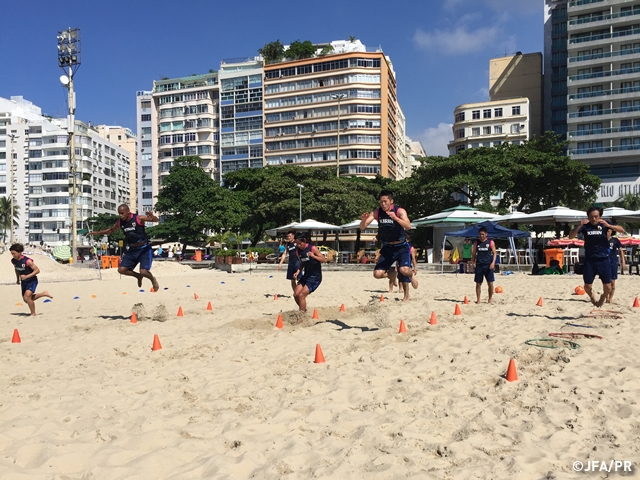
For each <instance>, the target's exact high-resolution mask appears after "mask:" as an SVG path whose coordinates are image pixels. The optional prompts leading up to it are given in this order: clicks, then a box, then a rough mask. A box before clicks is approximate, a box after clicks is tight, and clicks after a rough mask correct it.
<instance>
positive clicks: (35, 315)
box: [30, 313, 38, 317]
mask: <svg viewBox="0 0 640 480" xmlns="http://www.w3.org/2000/svg"><path fill="white" fill-rule="evenodd" d="M37 316H38V314H36V313H32V314H31V315H30V317H37Z"/></svg>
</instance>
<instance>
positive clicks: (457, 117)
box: [456, 112, 464, 123]
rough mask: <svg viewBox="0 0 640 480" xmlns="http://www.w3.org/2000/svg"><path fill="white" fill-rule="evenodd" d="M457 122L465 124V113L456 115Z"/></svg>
mask: <svg viewBox="0 0 640 480" xmlns="http://www.w3.org/2000/svg"><path fill="white" fill-rule="evenodd" d="M457 122H464V112H461V113H458V114H457V115H456V123H457Z"/></svg>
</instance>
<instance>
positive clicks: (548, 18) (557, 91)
mask: <svg viewBox="0 0 640 480" xmlns="http://www.w3.org/2000/svg"><path fill="white" fill-rule="evenodd" d="M567 19H568V16H567V0H545V16H544V92H545V93H544V106H543V111H544V119H543V127H544V129H543V131H545V132H546V131H549V130H551V131H553V132H555V133H557V134H558V135H560V136H561V137H562V138H563V139H566V137H567Z"/></svg>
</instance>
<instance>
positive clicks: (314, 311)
mask: <svg viewBox="0 0 640 480" xmlns="http://www.w3.org/2000/svg"><path fill="white" fill-rule="evenodd" d="M311 318H313V319H314V320H319V319H320V317H319V316H318V310H316V309H315V308H314V309H313V316H312V317H311Z"/></svg>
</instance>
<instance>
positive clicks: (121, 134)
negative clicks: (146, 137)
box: [91, 125, 138, 212]
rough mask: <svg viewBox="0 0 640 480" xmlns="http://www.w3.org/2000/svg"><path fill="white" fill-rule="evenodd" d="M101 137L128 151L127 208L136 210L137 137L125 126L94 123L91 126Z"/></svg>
mask: <svg viewBox="0 0 640 480" xmlns="http://www.w3.org/2000/svg"><path fill="white" fill-rule="evenodd" d="M91 128H92V129H93V130H94V131H96V132H97V133H98V135H100V136H101V137H102V138H104V139H106V140H109V141H110V142H111V143H114V144H116V145H117V146H118V147H120V148H123V149H125V150H126V151H127V152H129V198H130V203H129V208H130V209H131V211H132V212H137V211H138V195H137V191H138V138H137V136H136V134H135V133H133V132H132V131H131V129H130V128H127V127H119V126H109V125H96V126H95V127H91Z"/></svg>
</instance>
